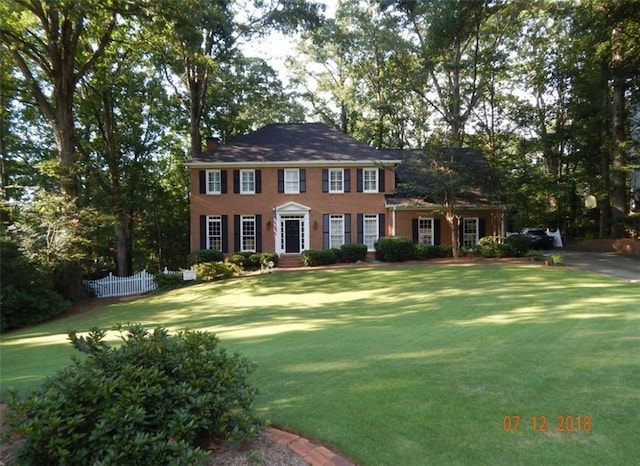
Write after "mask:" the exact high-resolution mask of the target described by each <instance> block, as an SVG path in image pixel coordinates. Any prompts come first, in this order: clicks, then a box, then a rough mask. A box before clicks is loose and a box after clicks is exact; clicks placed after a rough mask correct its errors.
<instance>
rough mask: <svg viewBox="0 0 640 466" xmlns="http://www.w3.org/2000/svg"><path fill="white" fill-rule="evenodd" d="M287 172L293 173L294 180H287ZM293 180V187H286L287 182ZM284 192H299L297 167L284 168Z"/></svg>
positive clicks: (298, 171)
mask: <svg viewBox="0 0 640 466" xmlns="http://www.w3.org/2000/svg"><path fill="white" fill-rule="evenodd" d="M287 174H289V175H290V174H294V175H295V176H294V178H295V180H289V181H288V180H287ZM294 182H295V189H293V190H292V189H288V188H289V186H288V183H292V184H293V183H294ZM284 192H285V194H300V170H299V169H297V168H285V170H284Z"/></svg>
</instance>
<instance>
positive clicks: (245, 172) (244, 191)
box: [240, 170, 256, 194]
mask: <svg viewBox="0 0 640 466" xmlns="http://www.w3.org/2000/svg"><path fill="white" fill-rule="evenodd" d="M249 174H251V175H252V181H251V184H252V186H253V188H252V189H244V184H245V181H244V176H245V175H249ZM255 193H256V171H255V170H240V194H255Z"/></svg>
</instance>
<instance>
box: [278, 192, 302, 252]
mask: <svg viewBox="0 0 640 466" xmlns="http://www.w3.org/2000/svg"><path fill="white" fill-rule="evenodd" d="M310 210H311V208H310V207H307V206H305V205H302V204H298V203H297V202H288V203H286V204H282V205H280V206H277V207H275V208H274V210H273V216H274V225H276V228H275V230H274V235H275V243H276V250H275V252H276V253H277V254H300V253H301V252H302V251H304V250H305V249H309V248H310V247H309V233H310V231H309V212H310Z"/></svg>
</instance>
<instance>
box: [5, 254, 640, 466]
mask: <svg viewBox="0 0 640 466" xmlns="http://www.w3.org/2000/svg"><path fill="white" fill-rule="evenodd" d="M126 321H132V322H143V323H145V324H146V325H150V326H152V325H157V324H161V325H164V326H168V327H170V328H176V329H177V328H184V327H189V328H192V329H204V330H209V331H212V332H215V333H217V334H218V335H219V337H220V338H221V340H222V341H223V343H224V345H225V346H227V347H228V348H229V349H231V350H238V351H240V352H241V353H243V354H245V355H247V356H249V357H250V358H251V359H253V360H255V361H256V363H257V366H258V367H257V370H256V372H255V374H254V376H253V380H254V382H255V384H256V385H257V386H258V387H259V389H260V395H259V397H258V399H257V408H258V409H259V411H260V412H261V413H262V414H263V416H264V417H265V418H268V419H270V420H272V421H273V423H275V424H277V425H280V426H282V427H284V428H288V429H292V430H295V431H301V432H304V433H305V434H306V435H308V436H310V437H312V438H315V439H317V440H319V441H322V442H325V443H327V444H329V445H333V446H335V447H336V448H338V449H339V450H340V451H341V452H343V453H344V454H346V455H347V456H351V457H352V458H353V459H354V460H355V461H357V462H358V463H360V464H363V465H398V464H403V465H423V464H461V465H462V464H465V465H466V464H536V465H538V464H609V465H611V464H621V465H622V464H633V463H634V462H635V461H636V460H637V458H639V457H640V443H639V442H638V441H637V440H638V438H637V426H638V425H640V410H639V409H638V406H640V388H639V387H640V287H639V286H638V285H637V284H630V283H624V282H622V281H617V280H614V279H608V278H606V277H603V276H601V275H596V274H587V273H582V272H578V271H576V270H574V269H570V268H562V267H532V266H527V265H480V264H475V265H467V266H463V265H447V266H445V265H426V266H401V267H376V268H362V269H334V270H314V271H308V272H307V271H304V272H288V273H273V274H267V275H261V276H256V277H251V278H246V279H238V280H233V281H229V282H225V283H217V284H211V285H197V286H193V287H189V288H186V289H182V290H178V291H173V292H171V293H166V294H156V295H152V296H148V297H144V298H140V299H137V300H134V301H130V302H124V303H120V304H117V305H112V306H109V307H105V308H100V309H97V310H95V311H91V312H90V313H87V314H83V315H78V316H74V317H71V318H68V319H63V320H59V321H56V322H52V323H49V324H47V325H42V326H38V327H33V328H31V329H28V330H25V331H20V332H15V333H10V334H8V335H5V336H3V337H2V340H1V342H0V350H1V351H2V353H1V357H2V375H1V377H2V390H3V397H4V396H6V390H7V388H8V387H9V386H16V387H18V388H19V389H20V390H22V391H24V390H25V389H26V388H28V387H29V386H33V385H34V384H36V383H37V382H38V381H39V380H41V379H42V377H44V376H45V375H47V374H50V373H53V372H55V371H56V370H57V369H58V368H60V367H62V366H64V365H66V364H67V363H68V356H69V354H70V352H71V350H70V349H69V348H70V347H69V345H68V344H67V343H65V338H66V331H67V330H68V329H69V328H72V327H73V328H77V329H78V330H86V329H88V328H90V327H91V326H94V325H97V326H102V327H107V326H110V325H112V324H113V323H116V322H126ZM504 416H520V423H519V427H518V430H517V431H514V430H515V428H514V425H513V424H512V429H511V430H512V431H511V432H505V431H504V429H503V419H504ZM531 416H536V425H537V426H538V427H539V426H540V425H541V418H540V417H541V416H546V418H547V424H546V432H538V431H534V430H533V429H532V421H531V419H530V418H531ZM558 416H572V417H571V418H570V419H571V420H572V421H573V432H557V427H558V425H559V420H558ZM578 416H579V417H580V421H579V422H580V428H578V419H577V417H578ZM586 416H590V420H591V424H590V425H589V426H588V429H590V432H585V431H584V430H585V424H584V422H585V417H586ZM513 419H514V421H515V418H513ZM565 419H566V418H565ZM567 427H568V426H567ZM578 430H580V431H578Z"/></svg>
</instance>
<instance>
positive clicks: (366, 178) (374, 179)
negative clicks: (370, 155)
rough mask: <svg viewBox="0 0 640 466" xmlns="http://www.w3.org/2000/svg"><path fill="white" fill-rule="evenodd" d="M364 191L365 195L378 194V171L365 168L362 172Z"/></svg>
mask: <svg viewBox="0 0 640 466" xmlns="http://www.w3.org/2000/svg"><path fill="white" fill-rule="evenodd" d="M362 191H363V192H365V193H377V192H378V169H377V168H364V169H363V170H362Z"/></svg>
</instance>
